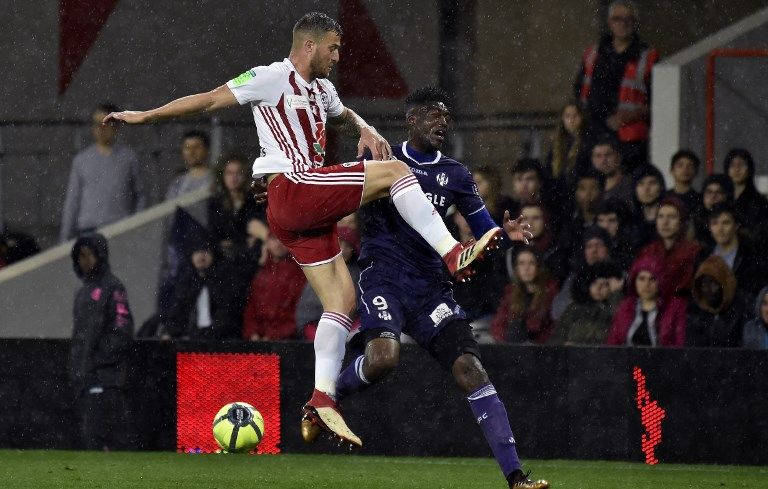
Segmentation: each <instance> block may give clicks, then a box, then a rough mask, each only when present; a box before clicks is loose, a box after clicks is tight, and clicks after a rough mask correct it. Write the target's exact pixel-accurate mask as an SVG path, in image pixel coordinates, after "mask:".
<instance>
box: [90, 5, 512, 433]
mask: <svg viewBox="0 0 768 489" xmlns="http://www.w3.org/2000/svg"><path fill="white" fill-rule="evenodd" d="M341 35H342V31H341V26H340V25H339V24H338V23H337V22H336V21H335V20H333V19H331V18H330V17H328V16H327V15H325V14H322V13H318V12H312V13H308V14H306V15H304V16H303V17H302V18H301V19H299V21H298V22H297V23H296V25H295V26H294V29H293V43H292V45H291V51H290V53H289V55H288V57H287V58H286V59H284V60H283V61H280V62H276V63H272V64H271V65H269V66H257V67H255V68H252V69H250V70H248V71H246V72H245V73H243V74H242V75H240V76H238V77H236V78H234V79H232V80H230V81H229V82H227V83H226V84H224V85H221V86H220V87H218V88H216V89H214V90H211V91H209V92H205V93H198V94H195V95H189V96H186V97H182V98H179V99H176V100H174V101H172V102H169V103H168V104H166V105H163V106H162V107H158V108H155V109H152V110H147V111H124V112H115V113H111V114H108V115H107V116H106V117H105V118H104V122H105V123H106V122H109V121H122V122H125V123H129V124H141V123H148V122H154V121H159V120H164V119H169V118H173V117H179V116H185V115H191V114H201V113H210V112H212V111H215V110H219V109H223V108H226V107H231V106H235V105H238V104H241V105H244V104H250V107H251V109H252V111H253V116H254V119H255V121H256V128H257V132H258V136H259V144H260V145H261V156H260V157H259V158H257V159H256V161H255V162H254V164H253V176H254V178H261V177H266V181H267V190H268V197H267V205H268V209H267V220H268V222H269V226H270V229H271V231H272V233H273V234H274V235H275V236H277V238H278V239H279V240H280V241H281V242H282V243H283V244H284V245H285V246H286V247H287V248H288V249H289V250H290V251H291V254H292V255H293V258H294V259H295V260H296V262H297V263H299V265H301V266H302V269H303V271H304V274H305V275H306V277H307V280H308V282H309V283H310V284H311V285H312V287H313V288H314V290H315V292H316V293H317V295H318V297H319V298H320V301H321V302H322V304H323V309H324V311H325V312H324V314H323V315H322V317H321V319H320V322H319V324H318V328H317V333H316V335H315V341H314V347H315V389H314V391H313V394H312V397H311V399H310V400H309V401H308V402H307V404H306V405H305V406H304V416H305V417H304V419H303V425H306V424H307V423H312V424H315V425H317V426H319V427H321V428H322V429H324V430H326V431H329V432H331V433H332V434H333V435H334V436H337V437H338V438H339V439H340V440H342V441H345V442H349V443H350V444H354V445H358V446H360V445H362V442H361V441H360V439H359V438H358V437H357V436H356V435H355V434H354V433H353V432H352V431H351V430H350V429H349V427H348V426H347V425H346V423H345V422H344V419H343V418H342V416H341V413H340V412H339V410H338V406H337V404H336V401H335V394H336V379H337V377H338V374H339V372H340V370H341V364H342V360H343V357H344V348H345V342H346V338H347V335H348V332H349V329H350V327H351V325H352V321H351V320H350V318H349V316H350V314H351V312H352V311H353V310H354V308H355V306H356V304H355V293H354V285H353V284H352V279H351V277H350V275H349V271H348V269H347V267H346V265H345V264H344V260H343V259H342V258H341V250H340V248H339V239H338V235H337V233H336V223H337V221H338V220H339V219H341V218H342V217H344V216H346V215H348V214H350V213H352V212H354V211H356V210H357V209H358V207H359V206H360V205H362V204H365V203H368V202H372V201H374V200H377V199H380V198H385V197H389V198H391V199H392V201H393V202H394V205H395V207H396V208H397V209H398V212H399V213H400V215H401V216H402V218H403V219H404V220H405V222H407V223H408V225H409V226H411V227H413V229H415V230H416V231H417V233H418V234H419V236H421V237H423V239H424V240H426V242H427V243H429V245H430V246H431V247H432V248H433V249H434V250H435V251H436V252H437V253H438V255H439V256H441V257H442V259H443V261H444V262H445V263H446V265H447V266H448V269H449V271H450V272H451V273H452V274H453V275H454V277H456V278H458V279H461V278H462V277H464V276H466V275H467V274H469V273H471V264H472V262H473V261H474V260H476V259H477V258H479V257H480V256H482V255H483V254H484V253H485V251H486V250H487V249H488V248H489V247H492V246H494V245H495V241H496V240H498V237H499V235H500V234H501V230H500V229H499V228H494V229H490V230H488V232H487V233H486V234H485V235H483V236H482V237H481V238H479V239H478V240H477V242H476V243H471V244H468V245H467V246H464V245H462V244H461V243H458V242H457V241H456V240H455V239H454V238H453V237H452V236H451V234H450V233H449V232H448V230H447V229H446V227H445V224H444V223H443V221H442V219H441V218H440V215H439V213H438V212H437V211H435V207H434V206H433V205H432V203H431V202H430V201H429V200H428V199H427V197H426V196H425V195H424V192H422V190H421V187H419V184H418V181H417V180H416V179H415V178H414V176H413V175H412V174H411V171H410V170H409V168H408V166H407V165H406V164H405V163H403V162H402V161H398V160H393V159H391V157H392V149H391V147H390V146H389V144H388V143H387V141H386V140H385V139H384V138H382V137H381V135H379V133H378V132H377V131H376V130H375V129H374V128H373V127H371V126H369V125H368V124H366V123H365V121H364V120H363V119H362V118H361V117H360V116H358V115H357V114H356V113H355V112H354V111H352V110H351V109H349V108H347V107H345V106H344V105H343V104H342V103H341V100H340V99H339V97H338V95H337V94H336V89H335V88H334V87H333V84H332V83H331V82H330V81H328V80H327V77H328V75H329V73H330V72H331V69H332V68H333V66H334V65H335V64H336V63H337V62H338V61H339V48H340V46H341ZM326 122H328V123H330V124H331V125H332V126H335V127H336V128H337V129H338V130H340V131H341V132H342V133H344V134H348V135H350V136H352V137H355V138H359V143H358V150H359V152H360V154H362V152H363V150H364V149H365V148H368V149H369V150H370V151H371V153H372V156H373V158H374V159H375V161H352V162H349V163H342V164H339V165H333V166H324V165H326V163H327V162H326V161H325V142H326V137H325V131H326Z"/></svg>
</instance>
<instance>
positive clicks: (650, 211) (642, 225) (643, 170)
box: [632, 165, 664, 248]
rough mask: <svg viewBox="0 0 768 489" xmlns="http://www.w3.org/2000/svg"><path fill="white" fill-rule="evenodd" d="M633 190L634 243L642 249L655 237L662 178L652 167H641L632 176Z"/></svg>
mask: <svg viewBox="0 0 768 489" xmlns="http://www.w3.org/2000/svg"><path fill="white" fill-rule="evenodd" d="M632 181H633V188H634V194H633V195H634V198H633V200H634V222H635V224H636V231H637V235H636V238H635V242H636V244H637V246H638V247H639V248H642V247H644V246H645V245H647V244H648V243H650V242H651V241H653V239H654V238H655V237H656V215H657V214H658V213H659V202H661V199H662V197H664V176H663V175H662V174H661V172H660V171H659V170H658V168H656V167H655V166H653V165H643V166H641V167H639V168H638V169H637V170H635V173H634V174H633V175H632Z"/></svg>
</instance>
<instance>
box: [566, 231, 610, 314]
mask: <svg viewBox="0 0 768 489" xmlns="http://www.w3.org/2000/svg"><path fill="white" fill-rule="evenodd" d="M610 245H611V237H610V235H609V234H608V232H607V231H606V230H605V229H603V228H601V227H600V226H597V225H596V224H593V225H592V226H590V227H588V228H587V229H586V230H585V231H584V234H583V235H582V238H581V243H580V245H579V248H578V251H577V252H576V253H575V254H574V256H573V258H572V259H571V268H570V270H571V271H570V273H569V274H568V277H567V278H566V279H565V281H564V282H563V285H562V287H560V291H559V292H558V294H557V296H556V297H555V299H554V301H553V303H552V318H553V319H555V320H558V319H560V316H562V314H563V312H565V308H566V307H568V304H570V303H571V300H572V299H573V297H572V296H571V293H572V290H573V282H574V280H576V276H577V275H578V273H579V272H580V271H581V269H582V268H584V267H586V266H589V265H594V264H595V263H598V262H606V261H610V260H611V255H610ZM620 288H621V287H620V285H619V284H617V283H616V282H615V281H614V282H612V290H614V291H615V290H618V289H620Z"/></svg>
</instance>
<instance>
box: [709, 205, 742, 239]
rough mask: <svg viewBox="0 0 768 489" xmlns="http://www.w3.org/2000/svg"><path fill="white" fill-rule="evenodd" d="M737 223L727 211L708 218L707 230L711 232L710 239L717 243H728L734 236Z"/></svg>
mask: <svg viewBox="0 0 768 489" xmlns="http://www.w3.org/2000/svg"><path fill="white" fill-rule="evenodd" d="M738 229H739V225H738V224H736V220H735V219H734V218H733V216H732V215H730V214H729V213H727V212H724V213H722V214H720V215H719V216H716V217H714V218H712V219H710V220H709V232H710V233H712V239H714V240H715V243H717V244H719V245H729V244H731V243H732V242H733V238H734V237H736V231H738Z"/></svg>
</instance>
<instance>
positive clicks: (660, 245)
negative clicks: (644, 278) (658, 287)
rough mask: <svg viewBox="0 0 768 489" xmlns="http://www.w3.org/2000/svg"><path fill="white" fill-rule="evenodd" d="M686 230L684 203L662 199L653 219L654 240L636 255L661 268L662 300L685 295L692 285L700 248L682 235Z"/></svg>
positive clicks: (668, 197)
mask: <svg viewBox="0 0 768 489" xmlns="http://www.w3.org/2000/svg"><path fill="white" fill-rule="evenodd" d="M687 229H688V210H687V209H686V208H685V204H683V203H682V201H680V199H678V198H677V197H673V196H667V197H664V198H663V199H662V200H661V202H660V203H659V213H658V215H657V217H656V233H657V235H658V237H657V238H656V239H655V240H653V241H652V242H651V243H650V244H649V245H647V246H646V247H645V248H643V249H642V250H640V253H638V255H637V260H639V259H640V258H641V257H650V258H652V259H654V260H656V261H657V262H658V263H659V265H660V266H661V270H662V277H661V282H662V283H664V284H669V287H665V288H664V290H663V293H664V296H665V297H663V299H664V300H667V299H669V297H670V296H671V295H678V296H687V295H688V294H689V293H690V290H691V287H692V286H693V274H694V267H695V263H696V257H697V255H698V254H699V252H700V251H701V246H700V245H699V244H698V243H696V242H694V241H690V240H689V239H688V238H687V237H686V236H685V233H686V230H687Z"/></svg>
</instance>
